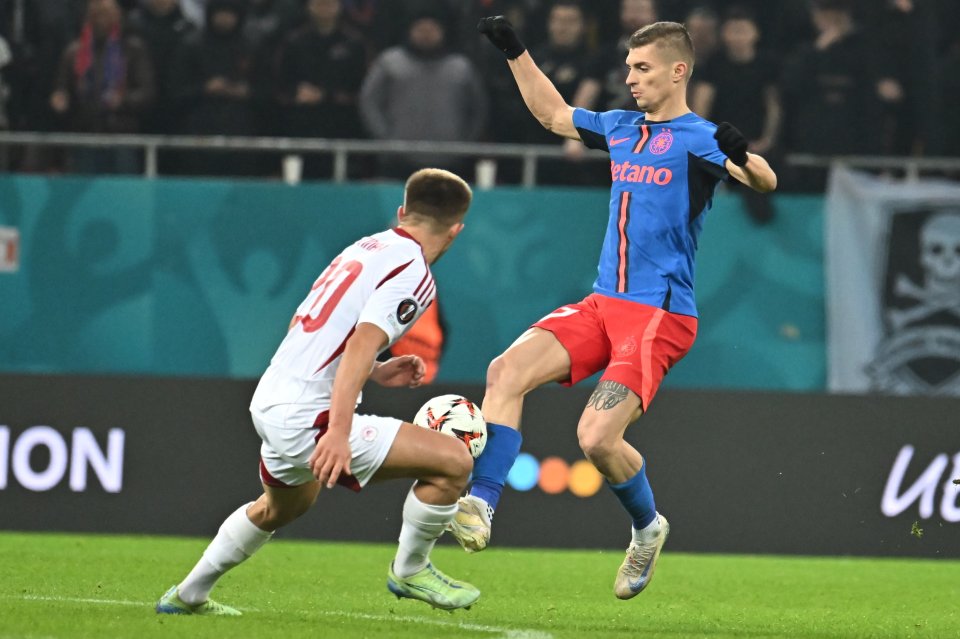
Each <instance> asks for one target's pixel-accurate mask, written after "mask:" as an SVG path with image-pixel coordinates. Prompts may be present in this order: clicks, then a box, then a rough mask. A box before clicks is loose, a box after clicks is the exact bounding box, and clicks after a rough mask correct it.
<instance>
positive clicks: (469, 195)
mask: <svg viewBox="0 0 960 639" xmlns="http://www.w3.org/2000/svg"><path fill="white" fill-rule="evenodd" d="M472 200H473V191H471V190H470V186H469V185H468V184H467V183H466V182H465V181H464V179H463V178H461V177H460V176H458V175H457V174H455V173H451V172H450V171H445V170H443V169H420V170H419V171H417V172H416V173H414V174H413V175H411V176H410V177H409V178H407V184H406V186H405V187H404V193H403V206H404V210H405V211H406V212H407V214H408V215H412V216H413V217H414V218H415V219H422V220H424V221H427V222H429V223H430V224H431V226H433V228H434V229H436V230H439V229H441V228H444V227H448V226H450V225H451V224H456V223H458V222H459V221H460V220H462V219H463V216H464V215H466V214H467V209H468V208H470V202H471V201H472Z"/></svg>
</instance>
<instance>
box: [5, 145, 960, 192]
mask: <svg viewBox="0 0 960 639" xmlns="http://www.w3.org/2000/svg"><path fill="white" fill-rule="evenodd" d="M4 146H42V147H90V148H138V149H141V150H142V152H143V159H144V162H143V166H144V170H143V174H144V176H145V177H147V178H155V177H156V176H157V175H158V162H157V156H158V153H159V152H160V151H161V150H195V151H222V150H234V151H241V152H270V153H278V154H282V155H285V156H286V155H300V154H307V153H309V154H315V153H320V154H331V155H332V156H333V175H332V177H333V180H334V181H335V182H345V181H346V180H347V162H348V160H349V158H350V156H351V155H378V156H379V155H407V154H411V153H424V154H433V155H438V156H450V157H466V158H474V159H476V161H477V162H478V164H479V163H481V162H489V161H496V160H503V159H510V160H519V161H520V162H521V166H522V173H521V183H522V184H523V186H525V187H528V188H529V187H533V186H535V185H536V183H537V163H538V162H539V161H540V160H542V159H563V158H566V157H567V156H566V154H565V153H564V150H563V148H562V147H561V146H560V145H544V144H494V143H486V142H423V141H401V140H391V141H385V140H347V139H326V138H280V137H240V136H233V137H230V136H191V135H127V134H110V135H100V134H92V133H39V132H0V147H4ZM583 157H584V159H585V160H607V159H608V155H607V154H606V153H604V152H602V151H593V150H586V151H585V152H584V155H583ZM784 161H785V163H786V164H787V165H788V166H793V167H799V168H820V169H827V168H829V167H830V166H831V165H832V164H834V163H840V164H843V165H845V166H849V167H853V168H863V169H879V170H893V171H903V172H904V175H905V177H906V179H910V180H915V179H917V178H918V177H919V176H920V174H921V173H923V172H946V171H957V172H960V158H954V157H896V156H819V155H809V154H790V155H787V156H785V158H784ZM479 173H480V171H478V174H479Z"/></svg>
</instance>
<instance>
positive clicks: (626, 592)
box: [613, 513, 670, 599]
mask: <svg viewBox="0 0 960 639" xmlns="http://www.w3.org/2000/svg"><path fill="white" fill-rule="evenodd" d="M657 520H658V521H659V523H660V525H659V526H658V527H657V528H655V529H654V530H651V531H650V532H649V533H648V534H646V535H645V536H644V537H643V538H641V539H640V540H639V541H631V542H630V546H629V547H628V548H627V556H626V557H625V558H624V560H623V563H622V564H621V565H620V570H618V571H617V579H616V581H615V582H614V584H613V593H614V594H615V595H616V596H617V598H618V599H630V598H631V597H636V596H637V595H639V594H640V593H641V592H643V589H644V588H646V587H647V586H648V585H650V581H651V580H652V579H653V571H654V569H655V568H656V567H657V559H659V557H660V550H661V549H663V544H664V543H665V542H666V541H667V535H669V534H670V524H669V523H667V518H666V517H664V516H663V515H661V514H660V513H657Z"/></svg>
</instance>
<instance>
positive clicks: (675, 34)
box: [628, 22, 694, 70]
mask: <svg viewBox="0 0 960 639" xmlns="http://www.w3.org/2000/svg"><path fill="white" fill-rule="evenodd" d="M648 44H655V45H657V48H659V49H672V50H673V51H674V52H675V53H676V54H677V55H678V57H680V59H682V60H683V61H684V62H686V63H687V64H688V65H689V66H690V69H691V70H692V69H693V60H694V56H693V40H691V39H690V33H689V32H687V28H686V27H685V26H683V25H682V24H680V23H679V22H654V23H653V24H648V25H647V26H645V27H642V28H640V29H637V30H636V31H635V32H634V34H633V35H632V36H630V40H629V41H628V46H629V47H630V48H631V49H636V48H637V47H645V46H647V45H648Z"/></svg>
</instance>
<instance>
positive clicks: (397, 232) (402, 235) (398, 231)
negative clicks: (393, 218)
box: [393, 226, 423, 249]
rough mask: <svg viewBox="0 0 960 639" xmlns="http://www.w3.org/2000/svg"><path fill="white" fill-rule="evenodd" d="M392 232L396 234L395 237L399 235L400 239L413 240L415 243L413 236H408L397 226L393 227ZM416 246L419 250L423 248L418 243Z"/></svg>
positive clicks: (415, 239)
mask: <svg viewBox="0 0 960 639" xmlns="http://www.w3.org/2000/svg"><path fill="white" fill-rule="evenodd" d="M393 232H394V233H396V234H397V235H399V236H400V237H405V238H407V239H408V240H413V241H414V242H417V238H415V237H414V236H412V235H410V234H409V233H407V232H406V231H404V230H403V229H402V228H400V227H399V226H395V227H393ZM417 246H419V247H420V248H421V249H422V248H423V246H421V245H420V242H417Z"/></svg>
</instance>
